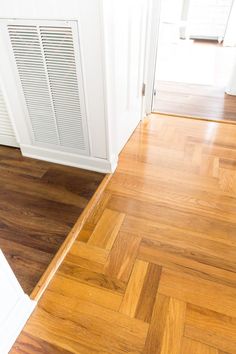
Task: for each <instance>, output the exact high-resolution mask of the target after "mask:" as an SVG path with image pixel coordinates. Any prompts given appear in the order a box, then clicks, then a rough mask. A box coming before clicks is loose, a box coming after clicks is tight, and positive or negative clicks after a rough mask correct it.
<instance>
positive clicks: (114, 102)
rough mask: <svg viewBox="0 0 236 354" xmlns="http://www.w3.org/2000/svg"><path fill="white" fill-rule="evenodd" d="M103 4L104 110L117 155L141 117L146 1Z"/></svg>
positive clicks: (147, 4) (104, 2) (107, 0)
mask: <svg viewBox="0 0 236 354" xmlns="http://www.w3.org/2000/svg"><path fill="white" fill-rule="evenodd" d="M103 7H104V8H103V14H104V18H103V20H104V26H105V31H104V34H105V52H106V58H105V60H106V65H105V71H106V77H107V87H106V89H107V95H108V100H107V101H108V102H109V104H108V107H107V109H108V116H109V117H112V119H113V122H112V124H113V126H112V129H111V130H112V131H113V132H112V135H113V136H112V142H111V145H112V146H113V153H114V154H117V153H119V152H120V150H121V149H122V148H123V146H124V145H125V143H126V142H127V140H128V139H129V137H130V135H131V134H132V132H133V130H134V129H135V128H136V126H137V125H138V123H139V122H140V120H141V119H142V112H143V110H142V105H143V84H144V63H145V50H146V31H147V12H148V8H149V1H147V0H119V1H117V0H104V1H103ZM114 126H115V127H116V128H115V129H114Z"/></svg>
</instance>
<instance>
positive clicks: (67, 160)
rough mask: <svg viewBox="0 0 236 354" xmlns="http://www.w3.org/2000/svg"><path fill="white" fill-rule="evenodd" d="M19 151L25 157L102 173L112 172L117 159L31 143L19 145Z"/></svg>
mask: <svg viewBox="0 0 236 354" xmlns="http://www.w3.org/2000/svg"><path fill="white" fill-rule="evenodd" d="M21 152H22V154H23V156H26V157H31V158H34V159H39V160H44V161H49V162H53V163H58V164H61V165H66V166H72V167H77V168H83V169H86V170H91V171H97V172H102V173H113V172H114V171H115V169H116V167H117V161H118V156H117V157H116V156H115V155H113V157H112V160H111V161H108V160H106V159H100V158H97V157H91V156H84V155H78V154H73V153H69V152H63V151H57V150H52V149H48V148H42V147H38V146H32V145H21Z"/></svg>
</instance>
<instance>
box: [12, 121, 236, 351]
mask: <svg viewBox="0 0 236 354" xmlns="http://www.w3.org/2000/svg"><path fill="white" fill-rule="evenodd" d="M235 215H236V126H234V125H232V126H231V125H229V124H219V123H214V122H206V121H199V120H188V119H184V118H181V119H180V118H174V117H164V116H160V115H157V116H156V115H154V116H152V118H151V119H150V120H147V121H145V122H143V123H142V124H141V125H140V126H139V128H137V129H136V131H135V133H134V134H133V136H132V138H131V139H130V141H129V142H128V144H127V146H126V147H125V149H124V151H123V152H122V154H121V157H120V162H119V167H118V169H117V171H116V172H115V174H114V176H113V177H112V179H111V181H110V183H109V185H108V187H107V188H106V190H105V191H104V193H103V196H102V198H101V200H100V202H99V204H98V206H97V207H96V209H95V210H94V211H93V213H92V215H91V216H90V218H89V220H88V221H87V223H86V225H85V226H84V228H83V230H82V232H81V233H80V235H79V238H78V240H77V241H76V242H75V244H74V245H73V247H72V249H71V251H70V252H69V254H68V255H67V257H66V258H65V260H64V262H63V263H62V266H61V267H60V268H59V270H58V272H57V273H56V275H55V277H54V278H53V280H52V281H51V283H50V285H49V287H48V289H47V290H46V292H45V293H44V295H43V297H42V298H41V300H40V302H39V304H38V307H37V308H36V310H35V312H34V313H33V315H32V317H31V318H30V319H29V321H28V323H27V325H26V326H25V329H24V331H23V332H22V334H21V335H20V337H19V338H18V340H17V342H16V344H15V346H14V348H13V349H12V351H11V353H14V354H15V353H24V354H26V353H28V354H29V353H30V354H32V353H47V354H48V353H50V354H52V353H53V354H54V353H65V354H69V353H82V354H85V353H86V354H91V353H109V354H113V353H117V354H118V353H126V354H127V353H145V354H147V353H149V354H156V353H157V354H226V353H228V354H235V353H236V216H235Z"/></svg>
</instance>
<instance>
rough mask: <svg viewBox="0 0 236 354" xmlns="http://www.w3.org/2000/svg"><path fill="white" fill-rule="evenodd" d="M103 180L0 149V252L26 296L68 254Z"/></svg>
mask: <svg viewBox="0 0 236 354" xmlns="http://www.w3.org/2000/svg"><path fill="white" fill-rule="evenodd" d="M103 177H104V175H103V174H100V173H96V172H90V171H85V170H81V169H76V168H72V167H67V166H62V165H57V164H53V163H49V162H44V161H39V160H34V159H30V158H25V157H23V156H22V155H21V153H20V150H19V149H15V148H8V147H5V146H0V248H1V249H2V251H3V252H4V254H5V256H6V258H7V260H8V262H9V264H10V266H11V267H12V269H13V271H14V273H15V275H16V277H17V278H18V280H19V282H20V284H21V286H22V287H23V289H24V291H25V292H26V293H27V294H29V295H30V294H31V292H32V290H33V289H34V287H35V286H36V284H37V283H38V281H39V280H40V278H41V277H42V275H43V274H44V272H45V271H46V269H47V268H48V266H49V264H50V263H51V261H52V259H53V258H54V256H55V254H56V253H57V252H58V250H59V249H61V251H62V248H61V246H62V245H63V246H62V247H63V249H64V248H65V244H64V241H65V239H66V237H67V235H68V233H69V232H70V230H71V228H72V226H73V225H74V224H75V222H76V220H77V219H78V217H79V216H80V214H81V213H82V212H83V210H84V208H85V207H86V206H87V204H88V202H89V200H90V199H91V197H92V196H93V194H94V192H95V191H96V189H97V187H98V186H99V184H100V183H101V181H102V179H103ZM60 253H62V252H60ZM54 267H55V264H54Z"/></svg>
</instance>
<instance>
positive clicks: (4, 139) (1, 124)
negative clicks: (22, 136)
mask: <svg viewBox="0 0 236 354" xmlns="http://www.w3.org/2000/svg"><path fill="white" fill-rule="evenodd" d="M0 144H6V145H15V146H17V143H16V141H15V134H14V131H13V128H12V125H11V121H10V117H9V114H8V110H7V106H6V102H5V99H4V96H3V92H2V90H1V88H0Z"/></svg>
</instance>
